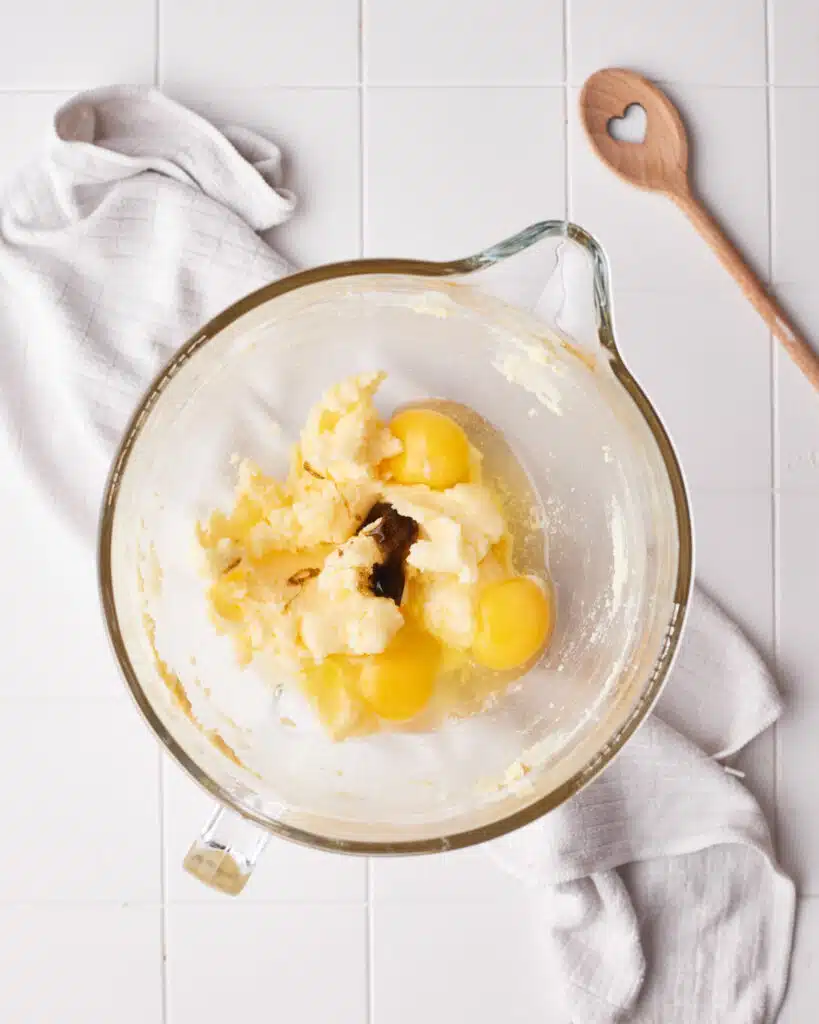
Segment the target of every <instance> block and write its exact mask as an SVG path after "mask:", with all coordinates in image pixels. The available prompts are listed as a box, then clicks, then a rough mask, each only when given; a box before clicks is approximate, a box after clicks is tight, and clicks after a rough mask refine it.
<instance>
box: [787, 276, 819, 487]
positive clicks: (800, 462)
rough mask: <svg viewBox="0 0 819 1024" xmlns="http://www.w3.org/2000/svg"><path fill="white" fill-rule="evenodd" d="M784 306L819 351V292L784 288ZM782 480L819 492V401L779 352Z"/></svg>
mask: <svg viewBox="0 0 819 1024" xmlns="http://www.w3.org/2000/svg"><path fill="white" fill-rule="evenodd" d="M777 292H778V294H779V296H780V298H781V299H782V302H783V305H784V306H785V307H786V309H787V310H788V312H789V314H790V315H791V316H792V317H793V319H794V322H795V323H797V324H798V325H799V326H800V328H801V330H802V331H803V332H804V334H805V337H806V338H807V339H808V340H809V341H810V342H812V344H813V345H814V346H815V347H817V349H819V293H817V290H816V287H815V285H813V284H793V285H780V286H779V287H778V288H777ZM777 386H778V410H779V480H780V483H781V485H782V486H783V487H799V488H806V489H808V490H814V491H815V490H819V402H817V401H816V392H815V391H814V389H813V387H812V386H811V385H810V384H809V383H808V381H807V380H806V379H805V378H804V376H803V375H802V374H801V373H800V372H799V370H798V369H797V368H796V366H795V365H794V364H793V362H792V361H791V360H790V358H789V357H788V356H787V355H786V354H785V352H784V351H783V350H782V349H778V351H777Z"/></svg>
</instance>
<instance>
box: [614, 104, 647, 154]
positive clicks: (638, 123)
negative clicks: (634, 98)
mask: <svg viewBox="0 0 819 1024" xmlns="http://www.w3.org/2000/svg"><path fill="white" fill-rule="evenodd" d="M647 126H648V118H647V117H646V111H645V107H641V106H640V104H639V103H629V105H628V106H627V107H626V109H625V110H624V111H623V116H622V117H610V118H609V121H608V124H607V125H606V127H607V129H608V133H609V135H610V136H611V137H612V138H613V139H615V140H616V141H617V142H630V143H631V144H632V145H634V146H639V145H642V143H643V142H645V140H646V128H647Z"/></svg>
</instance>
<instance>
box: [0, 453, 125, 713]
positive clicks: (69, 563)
mask: <svg viewBox="0 0 819 1024" xmlns="http://www.w3.org/2000/svg"><path fill="white" fill-rule="evenodd" d="M0 477H2V478H3V479H2V482H0V533H1V534H2V535H3V536H5V537H14V538H15V543H14V544H10V545H8V546H7V548H6V552H5V555H4V573H5V578H6V579H7V580H13V581H14V585H13V586H6V587H0V619H2V622H3V624H4V628H3V672H2V673H0V698H2V697H8V696H20V697H45V696H55V697H70V696H99V697H102V696H109V697H116V698H121V700H122V703H123V704H125V703H126V702H127V701H128V697H127V696H126V690H125V685H124V683H123V681H122V679H121V677H120V674H119V670H118V668H117V666H116V663H115V661H114V659H113V656H112V654H111V651H110V647H109V644H108V639H107V637H106V635H105V630H104V627H103V624H102V619H101V616H100V611H99V593H98V589H97V578H96V571H95V566H94V562H93V560H92V559H90V558H89V557H88V552H87V550H86V549H85V547H84V546H81V545H80V544H79V543H76V542H72V539H70V538H68V537H67V536H66V533H65V532H64V531H63V528H62V526H61V525H60V524H59V523H56V522H55V520H54V517H53V516H52V515H51V514H50V513H49V510H48V509H47V508H46V507H45V506H44V504H43V502H42V501H40V500H39V499H38V498H37V497H36V496H35V495H34V494H32V493H29V491H28V489H23V488H21V487H20V485H19V483H18V482H17V479H16V477H15V478H12V479H9V477H8V475H5V474H2V473H0ZM34 551H48V552H50V556H49V557H48V558H44V559H42V560H39V559H38V560H37V568H36V571H35V570H34V569H33V564H34V563H33V559H32V552H34ZM32 621H35V622H36V633H35V632H33V630H32Z"/></svg>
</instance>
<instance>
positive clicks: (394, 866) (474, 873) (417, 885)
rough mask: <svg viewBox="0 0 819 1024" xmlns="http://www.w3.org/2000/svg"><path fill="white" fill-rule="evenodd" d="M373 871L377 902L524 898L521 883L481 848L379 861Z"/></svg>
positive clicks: (373, 863) (371, 870)
mask: <svg viewBox="0 0 819 1024" xmlns="http://www.w3.org/2000/svg"><path fill="white" fill-rule="evenodd" d="M370 872H371V877H372V896H373V898H374V900H375V902H376V903H383V902H388V903H413V902H415V901H416V900H417V901H419V902H423V903H432V902H440V903H463V902H471V901H474V900H476V899H480V900H481V901H486V902H492V901H504V900H508V899H510V898H512V899H517V898H519V897H520V883H519V882H518V881H517V880H516V879H514V878H513V877H512V876H511V875H509V874H508V873H507V872H506V871H504V870H503V869H502V868H501V867H499V866H498V865H497V864H496V863H495V861H494V860H493V859H492V858H491V857H490V856H489V854H488V853H487V851H486V850H485V849H484V848H483V847H480V846H478V847H471V848H470V849H467V850H457V851H455V852H453V853H447V854H446V855H445V856H442V857H398V858H385V859H383V860H381V859H378V858H375V859H373V860H372V861H371V864H370Z"/></svg>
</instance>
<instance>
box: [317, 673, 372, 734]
mask: <svg viewBox="0 0 819 1024" xmlns="http://www.w3.org/2000/svg"><path fill="white" fill-rule="evenodd" d="M358 678H359V669H358V665H357V664H356V663H355V662H354V661H352V660H351V659H350V658H346V657H344V656H343V655H337V654H332V655H330V657H328V658H325V659H324V661H323V662H321V664H319V665H313V666H311V667H310V668H309V669H307V670H306V671H305V674H304V692H305V693H306V695H307V698H308V700H309V701H310V703H311V704H312V706H313V710H314V711H315V712H316V714H317V715H318V717H319V720H320V721H321V724H322V725H323V726H324V728H325V729H326V730H327V732H328V733H329V734H330V735H331V736H332V737H333V739H336V740H340V739H344V738H345V737H347V736H350V735H352V734H354V733H356V732H358V731H361V729H362V727H365V725H366V721H367V718H368V716H369V717H371V715H372V713H371V712H370V710H369V709H368V707H367V705H366V704H365V703H364V701H363V699H362V697H361V694H360V693H359V691H358Z"/></svg>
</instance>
